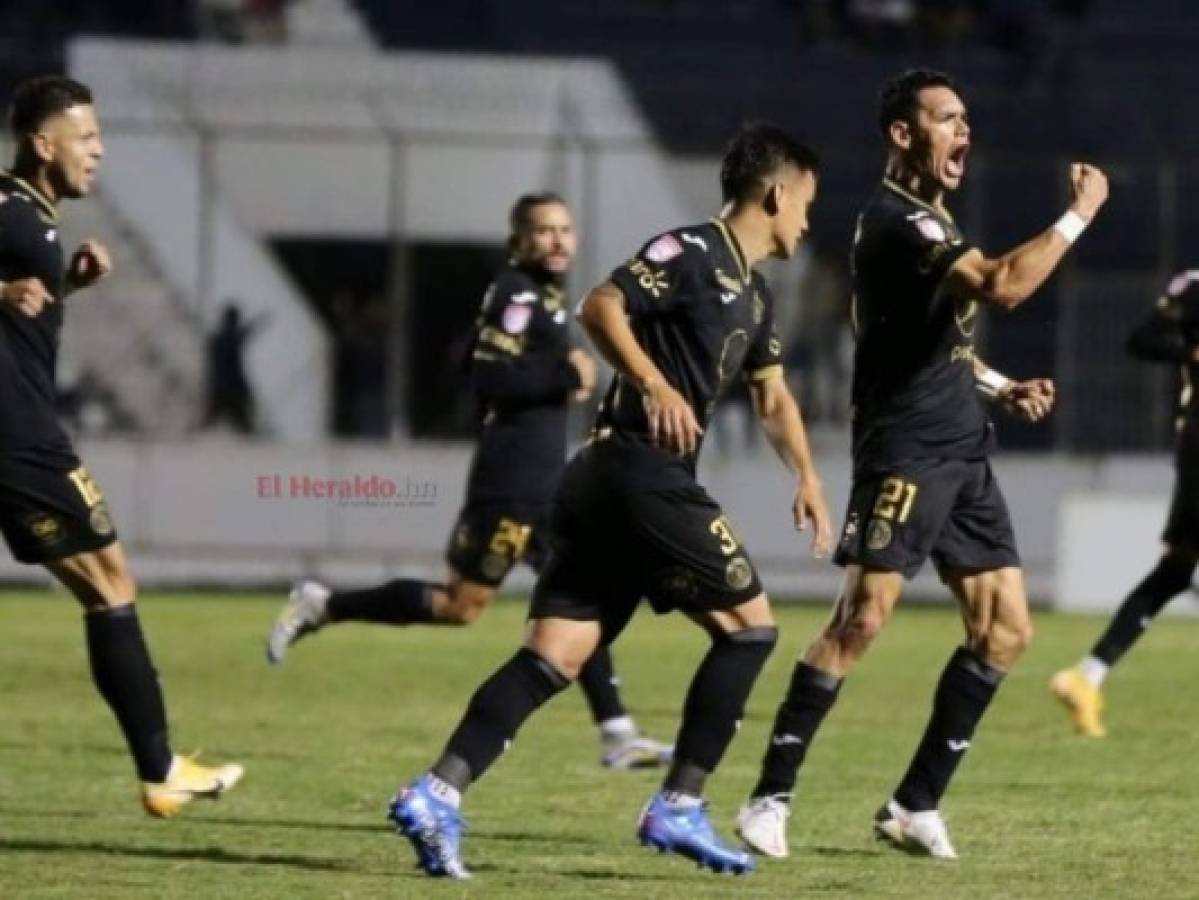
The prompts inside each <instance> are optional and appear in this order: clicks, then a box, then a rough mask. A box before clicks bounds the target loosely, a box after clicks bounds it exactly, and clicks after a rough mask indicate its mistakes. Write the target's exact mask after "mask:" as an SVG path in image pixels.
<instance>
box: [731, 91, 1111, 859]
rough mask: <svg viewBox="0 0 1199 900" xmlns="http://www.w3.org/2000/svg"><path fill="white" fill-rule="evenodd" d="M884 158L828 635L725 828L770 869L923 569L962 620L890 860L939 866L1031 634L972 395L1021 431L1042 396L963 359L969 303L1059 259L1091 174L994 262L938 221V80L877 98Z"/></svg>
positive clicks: (864, 264) (857, 259)
mask: <svg viewBox="0 0 1199 900" xmlns="http://www.w3.org/2000/svg"><path fill="white" fill-rule="evenodd" d="M879 113H880V115H879V125H880V127H881V129H882V133H883V137H884V139H885V140H886V144H887V151H888V159H887V163H886V172H885V175H884V177H883V182H882V184H881V185H880V186H879V188H878V189H877V191H876V192H875V194H874V195H873V197H872V198H871V200H870V201H869V203H868V204H867V205H866V208H865V209H864V211H863V212H862V214H861V216H860V218H859V220H858V226H857V234H856V236H855V239H854V246H853V252H852V269H853V282H854V303H853V321H854V327H855V332H856V338H857V344H856V348H855V358H854V378H853V388H852V391H853V403H854V418H853V484H852V489H851V494H850V500H849V508H848V513H847V516H846V520H845V525H844V529H843V531H842V535H841V541H840V544H839V546H838V549H837V553H836V561H837V562H838V564H840V565H842V566H845V567H846V574H845V580H844V583H843V586H842V588H841V592H840V595H839V596H838V598H837V600H836V602H835V604H834V606H833V610H832V615H831V617H830V619H829V621H828V623H827V624H826V625H825V626H824V628H823V629H822V630H821V631H820V633H819V634H817V635H816V639H815V641H814V642H813V643H812V644H811V646H809V647H808V649H807V651H806V653H805V654H804V656H803V658H802V659H801V660H800V661H799V662H798V663H797V664H796V666H795V670H794V674H793V676H792V679H791V683H790V687H789V688H788V691H787V694H786V697H785V699H784V700H783V702H782V705H781V706H780V708H779V710H778V713H777V717H776V719H775V722H774V727H773V729H772V733H771V737H770V743H769V746H768V747H767V752H766V758H765V760H764V762H763V765H762V772H761V777H760V779H759V781H758V784H757V786H756V787H755V788H754V790H753V791H752V793H751V796H750V800H749V802H748V803H747V804H746V805H745V806H744V807H743V808H742V810H741V813H740V815H739V816H738V830H739V832H740V834H741V836H742V838H744V839H745V841H746V842H747V843H748V844H749V845H750V846H751V847H752V848H753V849H755V850H758V851H759V852H761V853H764V854H766V855H768V856H785V855H786V854H787V843H786V819H787V816H788V814H789V812H790V807H789V802H790V796H791V792H792V790H793V788H794V785H795V780H796V775H797V772H798V770H799V767H800V765H801V764H802V762H803V759H804V755H805V754H806V753H807V751H808V747H809V746H810V744H811V742H812V739H813V737H814V735H815V733H816V730H817V728H818V727H819V725H820V723H821V721H822V720H823V719H824V717H825V715H826V714H827V713H828V711H829V709H830V708H831V707H832V705H833V703H834V701H835V700H836V699H837V693H838V690H839V689H840V687H841V681H842V679H843V678H844V677H845V675H846V674H847V673H848V672H849V670H850V669H851V668H852V666H853V664H854V663H855V662H857V660H858V659H859V658H861V657H862V655H863V654H865V652H866V650H867V648H868V647H869V645H870V643H871V641H872V640H873V639H874V637H875V636H876V635H877V634H878V632H879V631H880V630H881V629H882V627H883V625H884V624H885V623H886V621H887V619H888V617H889V616H890V615H891V611H892V609H893V608H894V606H895V604H896V602H897V601H898V600H899V596H900V593H901V592H902V590H903V582H904V579H905V578H910V577H912V576H913V575H915V574H916V573H917V571H919V569H920V567H921V566H922V565H923V563H924V561H925V559H926V558H927V557H928V556H930V555H931V556H932V558H933V561H934V562H935V564H936V566H937V569H938V570H939V573H940V575H941V578H942V580H943V581H944V582H945V584H946V585H947V586H948V587H949V589H950V591H951V592H952V593H953V596H954V597H955V598H956V600H957V602H958V604H959V605H960V607H961V610H962V618H963V622H964V625H965V629H966V639H965V643H964V644H963V645H962V646H961V647H958V648H957V649H956V650H955V651H954V652H953V654H952V655H951V656H950V659H949V661H948V663H947V665H946V666H945V669H944V671H943V672H942V674H941V679H940V682H939V683H938V685H937V689H936V693H935V695H934V697H933V709H932V716H931V718H930V719H929V721H928V724H927V726H926V728H925V732H924V736H923V738H922V739H921V741H920V745H919V747H918V749H917V751H916V754H915V756H914V758H913V759H912V762H911V765H910V766H909V768H908V771H907V773H906V774H905V775H904V776H903V778H902V780H901V781H900V783H899V785H898V787H897V788H896V790H895V793H894V796H893V797H892V798H891V799H889V800H887V802H886V803H884V804H883V806H882V808H881V809H880V810H879V812H878V815H877V817H876V820H875V826H874V827H875V830H876V833H877V834H878V836H879V837H881V838H883V839H886V840H889V841H891V842H893V843H894V844H896V845H899V846H902V847H905V848H908V849H913V850H917V851H921V852H925V853H929V854H932V855H933V856H936V857H943V858H944V857H949V858H952V857H953V856H955V853H954V849H953V846H952V844H951V843H950V840H949V835H948V833H947V831H946V828H945V823H944V821H943V820H942V818H941V814H940V812H938V804H939V803H940V800H941V796H942V795H943V794H944V792H945V789H946V787H947V786H948V784H949V780H950V778H951V777H952V775H953V772H954V769H955V768H956V767H957V765H958V763H959V762H960V761H961V759H962V755H963V754H964V752H965V750H966V748H967V747H968V746H970V741H971V740H972V738H973V735H974V729H975V726H976V725H977V724H978V722H979V720H980V719H981V718H982V715H983V713H984V711H985V710H986V708H987V705H988V704H989V703H990V701H991V698H992V697H993V696H994V694H995V691H996V689H997V688H998V686H999V683H1000V681H1001V680H1002V678H1003V675H1004V673H1005V672H1007V671H1008V670H1009V669H1010V668H1011V667H1012V665H1013V664H1014V663H1015V662H1016V660H1017V658H1018V657H1019V656H1020V655H1021V653H1022V652H1023V651H1024V649H1025V647H1026V646H1027V645H1028V642H1029V640H1030V639H1031V637H1032V624H1031V622H1030V619H1029V612H1028V602H1027V599H1026V596H1025V590H1024V578H1023V574H1022V572H1021V569H1020V561H1019V557H1018V556H1017V554H1016V542H1015V539H1014V537H1013V534H1012V526H1011V522H1010V521H1009V518H1008V511H1007V506H1006V504H1005V503H1004V499H1003V496H1002V495H1001V494H1000V491H999V487H998V485H997V484H996V482H995V476H994V474H993V473H992V471H991V466H990V463H989V462H988V454H989V453H990V452H991V449H992V444H993V438H992V426H991V424H990V422H989V421H988V416H987V411H986V409H985V408H984V406H983V404H982V403H981V402H980V400H979V397H978V394H979V393H981V394H983V395H986V396H989V397H991V398H993V399H995V400H996V401H997V402H998V403H999V405H1001V406H1002V407H1004V408H1005V409H1007V410H1009V411H1010V412H1012V413H1014V414H1016V415H1018V416H1021V417H1022V418H1025V419H1028V420H1030V421H1036V420H1037V419H1039V418H1041V417H1042V416H1044V415H1046V414H1047V413H1048V412H1049V410H1050V408H1051V407H1052V404H1053V399H1054V397H1053V385H1052V383H1051V382H1049V381H1046V380H1040V379H1035V380H1031V381H1023V382H1013V381H1010V380H1008V379H1006V378H1004V377H1003V376H1002V375H999V374H998V373H997V372H994V371H992V370H991V369H989V368H988V367H987V366H985V365H984V364H983V363H982V361H981V360H980V359H978V358H977V357H976V356H975V352H974V335H975V329H976V326H977V324H978V320H977V316H978V312H979V303H980V302H985V303H989V304H992V305H994V306H998V307H1000V308H1001V309H1011V308H1013V307H1016V306H1018V305H1020V304H1021V303H1023V302H1024V301H1025V300H1027V299H1028V298H1029V297H1030V296H1031V295H1032V294H1033V293H1034V292H1035V291H1036V290H1037V288H1039V287H1040V286H1041V284H1042V283H1043V282H1044V281H1045V279H1046V278H1048V277H1049V274H1050V273H1051V272H1052V271H1053V270H1054V268H1055V267H1056V266H1057V264H1058V263H1059V262H1060V261H1061V259H1062V257H1063V256H1065V254H1066V251H1067V249H1069V247H1070V244H1071V243H1072V242H1073V241H1074V240H1075V239H1076V238H1077V237H1078V236H1079V234H1080V233H1081V232H1082V230H1083V229H1084V228H1085V227H1086V225H1087V223H1088V222H1089V221H1090V220H1091V219H1092V217H1094V215H1095V214H1096V213H1097V212H1098V210H1099V207H1100V206H1101V205H1102V204H1103V202H1104V200H1105V199H1106V197H1107V184H1106V179H1105V178H1104V176H1103V174H1102V173H1101V172H1100V171H1099V170H1097V169H1095V168H1093V167H1091V166H1088V165H1080V164H1076V165H1074V166H1072V168H1071V189H1072V194H1073V202H1072V203H1071V205H1070V209H1069V210H1068V211H1067V212H1066V213H1065V214H1064V215H1063V216H1062V218H1061V219H1060V220H1059V221H1058V222H1057V223H1056V224H1055V225H1053V226H1052V227H1050V228H1047V229H1045V231H1043V232H1041V233H1040V234H1038V235H1037V236H1036V237H1033V238H1032V239H1031V240H1029V241H1027V242H1025V243H1023V244H1021V245H1020V246H1018V247H1016V248H1015V249H1014V250H1011V251H1009V252H1008V253H1005V254H1003V255H1002V256H997V257H989V256H986V255H984V254H983V253H982V252H981V251H980V250H978V249H977V248H975V247H973V246H971V244H969V243H968V242H967V241H966V240H965V239H964V238H963V237H962V235H961V233H960V232H959V230H958V227H957V225H956V224H955V223H954V221H953V218H952V217H951V216H950V214H949V212H948V211H947V210H946V208H945V205H944V201H945V196H946V194H949V193H951V192H952V191H954V190H956V189H957V187H958V186H959V184H960V183H961V181H962V177H963V176H964V175H965V172H966V157H967V154H968V152H969V150H970V127H969V125H968V124H967V120H966V107H965V106H964V105H963V103H962V100H961V98H960V96H959V95H958V92H957V89H956V88H955V87H954V84H953V82H952V81H951V80H950V79H949V77H948V76H946V75H943V74H940V73H937V72H931V71H924V70H916V71H909V72H905V73H903V74H901V75H898V76H896V77H894V78H893V79H892V80H890V81H889V82H888V83H887V84H886V85H885V86H884V87H883V89H882V93H881V98H880V110H879Z"/></svg>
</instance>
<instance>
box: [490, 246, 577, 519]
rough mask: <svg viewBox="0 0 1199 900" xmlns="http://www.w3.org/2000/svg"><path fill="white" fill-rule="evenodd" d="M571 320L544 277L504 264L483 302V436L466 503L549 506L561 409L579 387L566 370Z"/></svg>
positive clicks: (562, 444) (562, 430) (561, 437)
mask: <svg viewBox="0 0 1199 900" xmlns="http://www.w3.org/2000/svg"><path fill="white" fill-rule="evenodd" d="M569 319H570V313H569V310H568V309H567V308H566V300H565V295H564V293H563V291H562V288H561V287H560V286H559V285H558V284H557V283H556V282H555V281H554V279H553V278H552V277H551V276H550V275H549V274H548V273H545V272H542V271H538V270H535V269H532V268H524V267H520V266H515V265H509V266H508V267H507V268H505V269H504V270H503V271H502V272H501V273H500V275H499V277H497V278H496V280H495V282H494V283H493V284H492V285H491V287H490V288H488V290H487V293H486V294H485V295H484V297H483V306H482V309H481V311H480V313H479V319H478V323H477V327H478V337H477V340H476V343H475V348H474V352H473V354H472V359H471V373H472V375H471V380H472V384H473V386H474V390H475V394H476V396H477V397H478V399H479V403H480V406H481V407H482V409H483V433H482V435H481V436H480V439H479V445H478V448H477V449H476V451H475V457H474V461H473V462H472V463H471V471H470V478H469V481H468V485H467V496H468V498H469V500H468V502H469V501H476V500H519V501H522V502H529V503H537V502H547V501H548V500H549V498H550V497H551V496H552V495H553V491H554V487H555V486H556V484H557V481H558V477H559V476H560V475H561V473H562V468H563V466H564V465H565V461H566V460H565V457H566V404H567V399H568V395H569V394H570V392H571V391H572V390H574V389H575V388H577V387H579V375H578V372H577V371H576V369H575V367H574V366H573V365H571V364H570V361H569V360H568V359H567V354H568V353H569V352H570V349H571V343H570V323H569Z"/></svg>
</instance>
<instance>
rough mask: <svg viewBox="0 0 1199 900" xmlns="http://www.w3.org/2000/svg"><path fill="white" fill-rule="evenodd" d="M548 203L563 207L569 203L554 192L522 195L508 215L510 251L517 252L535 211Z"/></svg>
mask: <svg viewBox="0 0 1199 900" xmlns="http://www.w3.org/2000/svg"><path fill="white" fill-rule="evenodd" d="M547 203H559V204H561V205H562V206H567V205H568V204H567V202H566V201H565V200H564V199H562V196H561V195H560V194H556V193H554V192H553V191H537V192H536V193H530V194H521V195H520V196H519V197H518V198H517V199H516V202H515V203H513V204H512V210H511V211H510V212H509V213H508V249H509V250H515V249H516V244H517V241H518V240H519V239H520V236H521V234H523V233H524V231H525V230H526V229H527V228H528V227H529V225H530V224H532V222H531V217H532V215H533V210H535V209H536V208H537V207H539V206H545V205H546V204H547Z"/></svg>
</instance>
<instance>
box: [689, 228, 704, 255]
mask: <svg viewBox="0 0 1199 900" xmlns="http://www.w3.org/2000/svg"><path fill="white" fill-rule="evenodd" d="M683 240H685V241H686V242H687V243H688V244H695V246H697V247H699V248H700V249H701V250H703V251H704V253H707V252H708V242H707V241H705V240H704V239H703V238H701V237H698V236H697V235H694V234H688V233H687V232H685V231H684V232H683Z"/></svg>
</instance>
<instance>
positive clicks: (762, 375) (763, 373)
mask: <svg viewBox="0 0 1199 900" xmlns="http://www.w3.org/2000/svg"><path fill="white" fill-rule="evenodd" d="M782 375H783V367H782V366H781V365H779V364H778V363H775V364H774V365H772V366H763V367H762V368H760V369H754V370H753V371H752V372H746V373H745V377H746V378H748V379H749V380H750V381H769V380H770V379H771V378H780V377H782Z"/></svg>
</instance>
